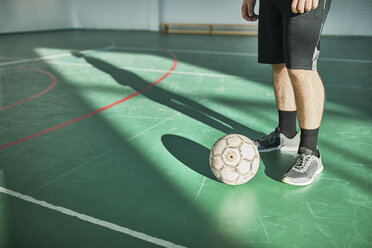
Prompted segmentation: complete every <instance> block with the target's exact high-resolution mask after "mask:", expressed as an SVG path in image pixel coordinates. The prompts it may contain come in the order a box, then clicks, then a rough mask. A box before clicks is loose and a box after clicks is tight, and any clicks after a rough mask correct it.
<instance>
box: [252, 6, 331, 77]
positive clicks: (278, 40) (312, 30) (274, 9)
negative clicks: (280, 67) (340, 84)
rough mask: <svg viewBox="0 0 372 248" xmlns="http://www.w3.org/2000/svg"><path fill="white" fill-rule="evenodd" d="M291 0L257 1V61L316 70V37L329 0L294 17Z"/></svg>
mask: <svg viewBox="0 0 372 248" xmlns="http://www.w3.org/2000/svg"><path fill="white" fill-rule="evenodd" d="M291 3H292V0H260V11H259V15H260V18H259V24H258V62H259V63H265V64H280V63H285V64H286V66H287V68H290V69H303V70H317V60H318V56H319V49H320V35H321V33H322V30H323V26H324V22H325V20H326V17H327V14H328V11H329V7H330V4H331V0H319V5H318V8H316V9H315V10H311V11H309V12H305V13H303V14H294V13H292V9H291Z"/></svg>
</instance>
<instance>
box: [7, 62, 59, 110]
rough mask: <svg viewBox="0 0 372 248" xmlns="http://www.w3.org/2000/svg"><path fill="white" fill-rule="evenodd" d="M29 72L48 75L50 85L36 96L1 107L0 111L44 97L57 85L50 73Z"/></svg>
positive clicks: (55, 79)
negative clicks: (50, 80) (50, 81)
mask: <svg viewBox="0 0 372 248" xmlns="http://www.w3.org/2000/svg"><path fill="white" fill-rule="evenodd" d="M31 70H33V71H38V72H41V73H43V74H45V75H48V76H49V77H50V78H51V79H52V83H51V84H50V85H49V87H48V88H46V89H45V90H43V91H41V92H39V93H38V94H36V95H34V96H31V97H28V98H26V99H23V100H22V101H19V102H15V103H12V104H9V105H7V106H4V107H1V108H0V111H1V110H4V109H9V108H12V107H15V106H17V105H20V104H22V103H25V102H29V101H31V100H33V99H35V98H38V97H39V96H41V95H44V94H45V93H47V92H48V91H50V90H51V89H52V88H53V87H54V86H56V84H57V78H56V76H54V75H53V74H52V73H50V72H47V71H43V70H39V69H31Z"/></svg>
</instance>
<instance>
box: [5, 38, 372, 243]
mask: <svg viewBox="0 0 372 248" xmlns="http://www.w3.org/2000/svg"><path fill="white" fill-rule="evenodd" d="M0 41H1V42H0V51H1V52H0V92H1V94H0V104H1V105H0V126H1V129H0V247H1V248H3V247H6V248H8V247H11V248H13V247H37V248H41V247H70V248H71V247H79V248H81V247H90V248H93V247H157V246H158V245H160V246H165V247H177V246H186V247H228V248H230V247H231V248H232V247H249V248H250V247H286V248H287V247H371V246H372V234H371V233H372V225H371V219H372V187H371V186H372V179H371V178H372V154H371V152H372V143H371V140H372V107H371V106H372V97H371V95H372V80H371V78H372V38H358V37H324V38H323V40H322V52H321V58H320V61H319V72H320V74H321V76H322V78H323V81H324V85H325V88H326V95H327V97H326V104H325V113H324V119H323V123H322V127H321V130H320V137H319V149H320V151H321V154H322V158H323V163H324V165H325V171H324V172H323V173H322V175H320V176H319V177H318V178H317V179H316V181H315V182H314V183H313V184H312V185H311V186H308V187H295V186H290V185H286V184H283V183H281V182H280V178H281V176H282V174H283V173H284V172H285V170H286V169H287V168H288V167H289V166H290V163H291V162H292V160H293V156H294V155H295V154H293V153H280V152H272V153H268V154H261V164H260V169H259V171H258V173H257V175H256V176H255V177H254V178H253V179H252V180H251V181H250V182H248V183H247V184H244V185H240V186H229V185H225V184H223V183H220V182H218V181H217V180H216V179H215V178H214V176H213V174H212V173H211V171H210V169H209V165H208V154H209V149H210V148H211V147H212V145H213V144H214V142H215V141H216V140H217V139H218V138H220V137H221V136H223V135H225V134H228V133H240V134H243V135H246V136H247V137H249V138H251V139H254V138H258V137H259V136H261V135H262V134H264V133H269V132H271V131H272V130H273V129H274V128H275V126H276V125H277V112H276V107H275V99H274V93H273V89H272V76H271V71H270V66H268V65H262V64H261V65H260V64H257V62H256V61H257V56H256V53H257V48H256V47H257V45H256V44H257V37H242V36H207V35H204V36H203V35H163V34H160V33H154V32H124V31H60V32H42V33H28V34H11V35H10V34H9V35H0Z"/></svg>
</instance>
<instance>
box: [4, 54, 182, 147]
mask: <svg viewBox="0 0 372 248" xmlns="http://www.w3.org/2000/svg"><path fill="white" fill-rule="evenodd" d="M164 51H166V52H167V53H168V54H170V55H171V56H172V58H173V65H172V67H171V68H170V69H169V70H168V72H167V73H165V74H164V75H163V76H162V77H160V78H159V79H157V80H156V81H155V82H153V83H152V84H150V85H148V86H147V87H145V88H143V89H142V90H140V91H137V92H135V93H133V94H131V95H129V96H127V97H125V98H123V99H120V100H118V101H116V102H114V103H111V104H109V105H107V106H105V107H102V108H100V109H97V110H95V111H93V112H90V113H88V114H86V115H83V116H80V117H78V118H76V119H73V120H70V121H68V122H65V123H62V124H59V125H57V126H54V127H52V128H48V129H45V130H44V131H41V132H38V133H35V134H32V135H29V136H26V137H23V138H21V139H18V140H15V141H12V142H10V143H7V144H4V145H1V146H0V150H1V149H4V148H7V147H10V146H13V145H16V144H19V143H22V142H25V141H27V140H30V139H33V138H36V137H39V136H41V135H44V134H47V133H50V132H53V131H54V130H57V129H60V128H63V127H65V126H67V125H70V124H73V123H75V122H78V121H81V120H83V119H85V118H88V117H90V116H92V115H95V114H98V113H100V112H103V111H105V110H107V109H110V108H112V107H115V106H116V105H119V104H120V103H123V102H125V101H128V100H129V99H131V98H133V97H135V96H137V95H139V94H141V93H143V92H145V91H147V90H149V89H151V88H152V87H153V86H155V85H157V84H158V83H160V82H161V81H163V80H164V79H166V78H167V77H168V76H169V75H170V74H171V73H172V72H173V71H174V70H175V69H176V67H177V64H178V60H177V57H176V55H174V53H172V52H171V51H169V50H164Z"/></svg>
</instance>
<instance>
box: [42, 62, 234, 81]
mask: <svg viewBox="0 0 372 248" xmlns="http://www.w3.org/2000/svg"><path fill="white" fill-rule="evenodd" d="M49 64H56V65H70V66H82V67H93V66H92V65H90V64H83V63H70V62H58V61H50V63H49ZM119 68H120V69H124V70H131V71H147V72H159V73H166V72H168V70H159V69H148V68H138V67H119ZM172 74H184V75H193V76H206V77H228V78H239V77H238V76H233V75H228V74H213V73H198V72H186V71H176V70H175V71H173V72H172Z"/></svg>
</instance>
